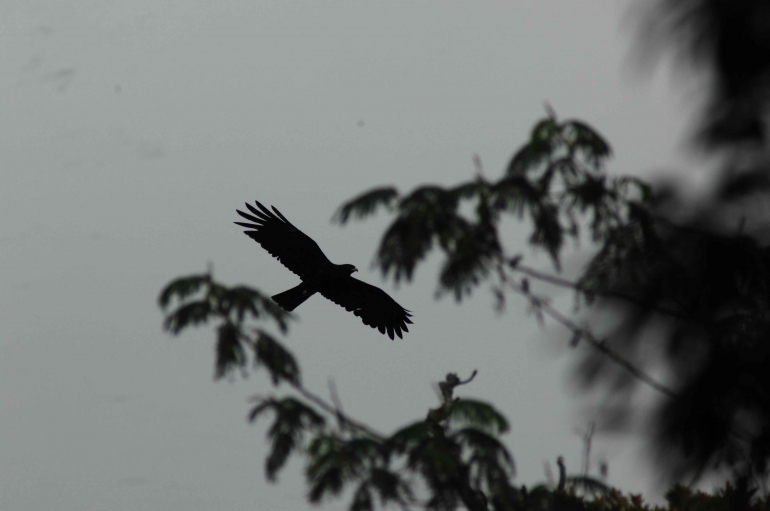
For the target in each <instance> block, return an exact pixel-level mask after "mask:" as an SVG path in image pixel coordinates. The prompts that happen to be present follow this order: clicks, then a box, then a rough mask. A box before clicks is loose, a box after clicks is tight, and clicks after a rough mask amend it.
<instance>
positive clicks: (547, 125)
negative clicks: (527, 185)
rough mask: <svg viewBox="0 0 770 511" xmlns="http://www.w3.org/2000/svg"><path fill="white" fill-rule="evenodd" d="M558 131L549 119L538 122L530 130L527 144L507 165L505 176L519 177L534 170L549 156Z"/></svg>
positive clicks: (557, 126) (555, 124) (554, 123)
mask: <svg viewBox="0 0 770 511" xmlns="http://www.w3.org/2000/svg"><path fill="white" fill-rule="evenodd" d="M559 131H560V130H559V125H558V124H557V123H556V121H554V120H553V119H551V118H546V119H543V120H541V121H540V122H538V123H537V124H536V125H535V127H534V128H533V130H532V134H531V135H530V141H529V143H528V144H526V145H524V146H523V147H522V148H521V149H519V151H518V152H517V153H516V154H515V155H514V156H513V158H512V159H511V162H510V163H509V164H508V169H507V170H506V172H505V174H506V176H508V177H514V176H521V175H524V174H526V173H527V172H528V171H531V170H536V169H537V168H538V167H539V165H540V164H541V163H543V162H544V161H545V160H546V159H547V158H548V157H549V156H550V155H551V153H552V151H553V148H554V145H555V144H556V141H557V140H556V139H557V137H558V136H559Z"/></svg>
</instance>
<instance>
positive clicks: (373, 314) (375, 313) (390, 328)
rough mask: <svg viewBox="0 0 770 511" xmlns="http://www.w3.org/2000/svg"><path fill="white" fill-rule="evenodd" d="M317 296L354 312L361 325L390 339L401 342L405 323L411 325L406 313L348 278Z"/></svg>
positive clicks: (382, 293)
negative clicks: (321, 296)
mask: <svg viewBox="0 0 770 511" xmlns="http://www.w3.org/2000/svg"><path fill="white" fill-rule="evenodd" d="M319 292H320V293H321V295H323V296H325V297H326V298H328V299H329V300H331V301H332V302H334V303H336V304H337V305H341V306H342V307H344V308H345V310H348V311H353V314H355V315H356V316H358V317H359V318H361V321H363V322H364V325H369V326H370V327H372V328H376V329H378V330H379V331H380V333H383V334H384V333H385V332H386V331H387V333H388V337H390V338H391V339H393V334H395V335H397V336H398V337H399V338H402V336H401V332H402V331H404V332H408V331H409V329H408V328H407V327H406V324H407V323H411V322H412V320H410V319H409V318H410V317H411V314H410V313H409V311H408V310H406V309H404V308H403V307H401V306H400V305H399V304H398V303H396V301H395V300H394V299H393V298H391V297H390V295H388V293H386V292H385V291H383V290H382V289H380V288H378V287H376V286H372V285H371V284H367V283H366V282H361V281H360V280H358V279H355V278H353V277H347V278H344V279H340V280H339V281H337V282H336V283H335V285H334V287H331V288H330V287H326V288H324V289H321V290H320V291H319Z"/></svg>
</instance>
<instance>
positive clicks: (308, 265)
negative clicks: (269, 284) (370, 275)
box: [235, 201, 412, 339]
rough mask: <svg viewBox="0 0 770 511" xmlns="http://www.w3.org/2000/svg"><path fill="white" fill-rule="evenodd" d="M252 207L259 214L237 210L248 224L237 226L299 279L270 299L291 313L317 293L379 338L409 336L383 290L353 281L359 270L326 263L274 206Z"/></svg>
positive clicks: (403, 316)
mask: <svg viewBox="0 0 770 511" xmlns="http://www.w3.org/2000/svg"><path fill="white" fill-rule="evenodd" d="M255 202H256V205H257V208H259V209H257V208H255V207H253V206H251V205H250V204H246V207H247V208H248V210H249V211H250V212H251V214H249V213H244V212H243V211H240V210H236V211H237V212H238V214H239V215H240V216H242V217H243V218H245V219H246V220H249V222H251V223H248V224H247V223H242V222H235V223H236V224H238V225H240V226H242V227H246V228H248V229H249V230H248V231H245V234H246V235H247V236H249V237H250V238H252V239H253V240H254V241H256V242H257V243H259V244H260V245H261V246H262V248H264V249H265V250H266V251H267V252H268V253H269V254H270V255H272V256H273V257H275V258H276V259H278V261H280V262H281V264H283V265H284V266H285V267H286V268H288V269H289V270H291V271H292V272H293V273H295V274H296V275H297V276H298V277H299V278H300V279H301V280H302V283H301V284H299V285H298V286H296V287H293V288H291V289H289V290H287V291H284V292H283V293H278V294H277V295H274V296H273V297H272V298H273V300H274V301H275V302H276V303H277V304H278V305H280V306H281V307H282V308H284V309H285V310H287V311H293V310H294V309H296V308H297V307H298V306H299V305H300V304H302V302H304V301H305V300H307V299H308V298H310V297H311V296H313V295H314V294H315V293H319V294H321V295H322V296H324V297H326V298H328V299H329V300H331V301H332V302H334V303H336V304H337V305H340V306H342V307H344V308H345V310H348V311H351V312H353V313H354V314H355V315H356V316H358V317H360V318H361V321H363V323H364V324H365V325H369V326H371V327H372V328H377V329H378V330H379V331H380V332H381V333H383V334H384V333H386V332H387V334H388V336H389V337H390V338H391V339H393V337H394V334H395V335H398V336H399V337H402V334H401V332H402V331H404V332H408V331H409V330H408V329H407V326H406V324H407V323H411V322H412V321H411V320H410V319H409V317H410V316H411V314H410V313H409V311H408V310H406V309H404V308H403V307H401V306H400V305H399V304H398V303H396V301H395V300H393V298H391V297H390V296H389V295H388V294H387V293H386V292H385V291H383V290H382V289H380V288H378V287H375V286H372V285H370V284H367V283H365V282H361V281H360V280H358V279H355V278H353V277H352V276H351V274H352V273H353V272H355V271H358V270H357V269H356V267H355V266H353V265H352V264H334V263H332V262H331V261H329V259H328V258H327V257H326V256H325V255H324V253H323V252H322V251H321V248H320V247H319V246H318V244H317V243H316V242H315V241H313V240H312V239H311V238H310V237H309V236H307V235H306V234H305V233H303V232H302V231H300V230H299V229H297V228H296V227H294V225H292V223H291V222H289V221H288V220H287V219H286V217H284V216H283V215H282V214H281V213H280V212H279V211H278V210H277V209H275V207H273V208H272V209H273V210H272V211H270V210H269V209H267V208H266V207H265V206H263V205H262V204H260V203H259V202H258V201H255Z"/></svg>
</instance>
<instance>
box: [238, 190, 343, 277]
mask: <svg viewBox="0 0 770 511" xmlns="http://www.w3.org/2000/svg"><path fill="white" fill-rule="evenodd" d="M254 202H255V203H256V204H257V207H258V208H259V209H257V208H255V207H254V206H252V205H250V204H248V203H247V204H246V207H247V208H248V209H249V211H250V212H251V213H253V214H252V215H250V214H248V213H244V212H243V211H240V210H237V209H236V211H237V212H238V214H239V215H241V216H242V217H243V218H245V219H246V220H249V221H250V222H252V223H248V224H247V223H243V222H235V223H236V224H238V225H240V226H242V227H246V228H247V229H249V230H248V231H244V234H246V235H247V236H249V237H250V238H251V239H253V240H254V241H256V242H257V243H259V244H260V245H262V248H264V249H265V250H267V252H268V253H269V254H270V255H271V256H273V257H275V258H276V259H278V261H280V262H281V264H283V265H284V266H286V267H287V268H288V269H289V270H291V271H292V272H294V273H296V274H297V276H299V278H301V279H305V278H308V277H311V276H313V275H316V274H318V273H319V272H322V271H324V270H326V269H328V267H329V266H331V265H332V263H331V261H329V259H327V257H326V256H325V255H324V253H323V252H322V251H321V247H319V246H318V243H316V242H315V241H313V240H312V239H311V238H310V236H308V235H307V234H305V233H303V232H302V231H300V230H299V229H297V228H296V227H294V226H293V225H292V224H291V222H289V221H288V220H286V217H284V216H283V215H282V214H281V212H280V211H278V210H277V209H275V207H273V211H270V210H269V209H267V208H266V207H265V206H263V205H262V204H260V203H259V201H254Z"/></svg>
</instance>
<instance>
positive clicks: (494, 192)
mask: <svg viewBox="0 0 770 511" xmlns="http://www.w3.org/2000/svg"><path fill="white" fill-rule="evenodd" d="M543 195H544V194H543V192H542V191H540V190H538V189H537V188H535V187H534V186H533V185H532V184H531V183H530V182H529V181H528V180H527V179H526V178H525V177H521V176H513V177H506V178H504V179H501V180H500V181H498V182H497V183H495V184H494V185H493V186H492V187H491V189H490V207H491V208H492V209H494V210H495V211H501V212H502V211H508V212H511V213H515V214H517V215H519V217H521V216H523V215H524V212H525V211H527V209H528V208H530V207H532V206H533V205H535V204H539V203H540V202H541V200H542V199H543Z"/></svg>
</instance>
